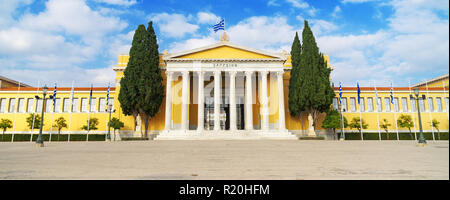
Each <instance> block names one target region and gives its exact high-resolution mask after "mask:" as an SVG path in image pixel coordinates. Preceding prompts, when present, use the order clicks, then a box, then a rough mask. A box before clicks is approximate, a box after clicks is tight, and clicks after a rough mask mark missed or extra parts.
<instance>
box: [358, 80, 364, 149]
mask: <svg viewBox="0 0 450 200" xmlns="http://www.w3.org/2000/svg"><path fill="white" fill-rule="evenodd" d="M356 84H357V85H358V106H359V128H360V129H361V140H364V134H363V129H362V116H361V102H360V101H361V98H360V93H361V90H360V88H359V83H358V82H356Z"/></svg>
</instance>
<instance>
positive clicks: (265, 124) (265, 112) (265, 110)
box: [260, 71, 269, 130]
mask: <svg viewBox="0 0 450 200" xmlns="http://www.w3.org/2000/svg"><path fill="white" fill-rule="evenodd" d="M260 74H261V84H262V86H261V93H262V94H261V103H262V127H261V129H262V130H269V98H267V71H261V72H260Z"/></svg>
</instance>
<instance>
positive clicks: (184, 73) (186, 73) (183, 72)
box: [181, 71, 189, 76]
mask: <svg viewBox="0 0 450 200" xmlns="http://www.w3.org/2000/svg"><path fill="white" fill-rule="evenodd" d="M181 74H183V76H187V75H189V71H182V72H181Z"/></svg>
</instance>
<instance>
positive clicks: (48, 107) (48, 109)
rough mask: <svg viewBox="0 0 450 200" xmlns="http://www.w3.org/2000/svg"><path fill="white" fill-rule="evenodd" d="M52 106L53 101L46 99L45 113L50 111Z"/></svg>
mask: <svg viewBox="0 0 450 200" xmlns="http://www.w3.org/2000/svg"><path fill="white" fill-rule="evenodd" d="M52 104H53V99H47V101H46V102H45V112H50V111H52Z"/></svg>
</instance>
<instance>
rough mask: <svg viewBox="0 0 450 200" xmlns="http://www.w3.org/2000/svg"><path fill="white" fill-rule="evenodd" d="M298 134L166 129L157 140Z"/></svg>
mask: <svg viewBox="0 0 450 200" xmlns="http://www.w3.org/2000/svg"><path fill="white" fill-rule="evenodd" d="M297 139H298V138H297V136H296V135H294V134H292V133H290V132H289V131H287V130H285V131H280V130H268V131H262V130H252V131H246V130H237V131H228V130H227V131H223V130H221V131H210V130H204V131H201V132H199V131H196V130H189V131H182V130H169V131H167V130H164V131H163V132H161V133H160V134H159V135H158V136H156V138H155V140H297Z"/></svg>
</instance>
